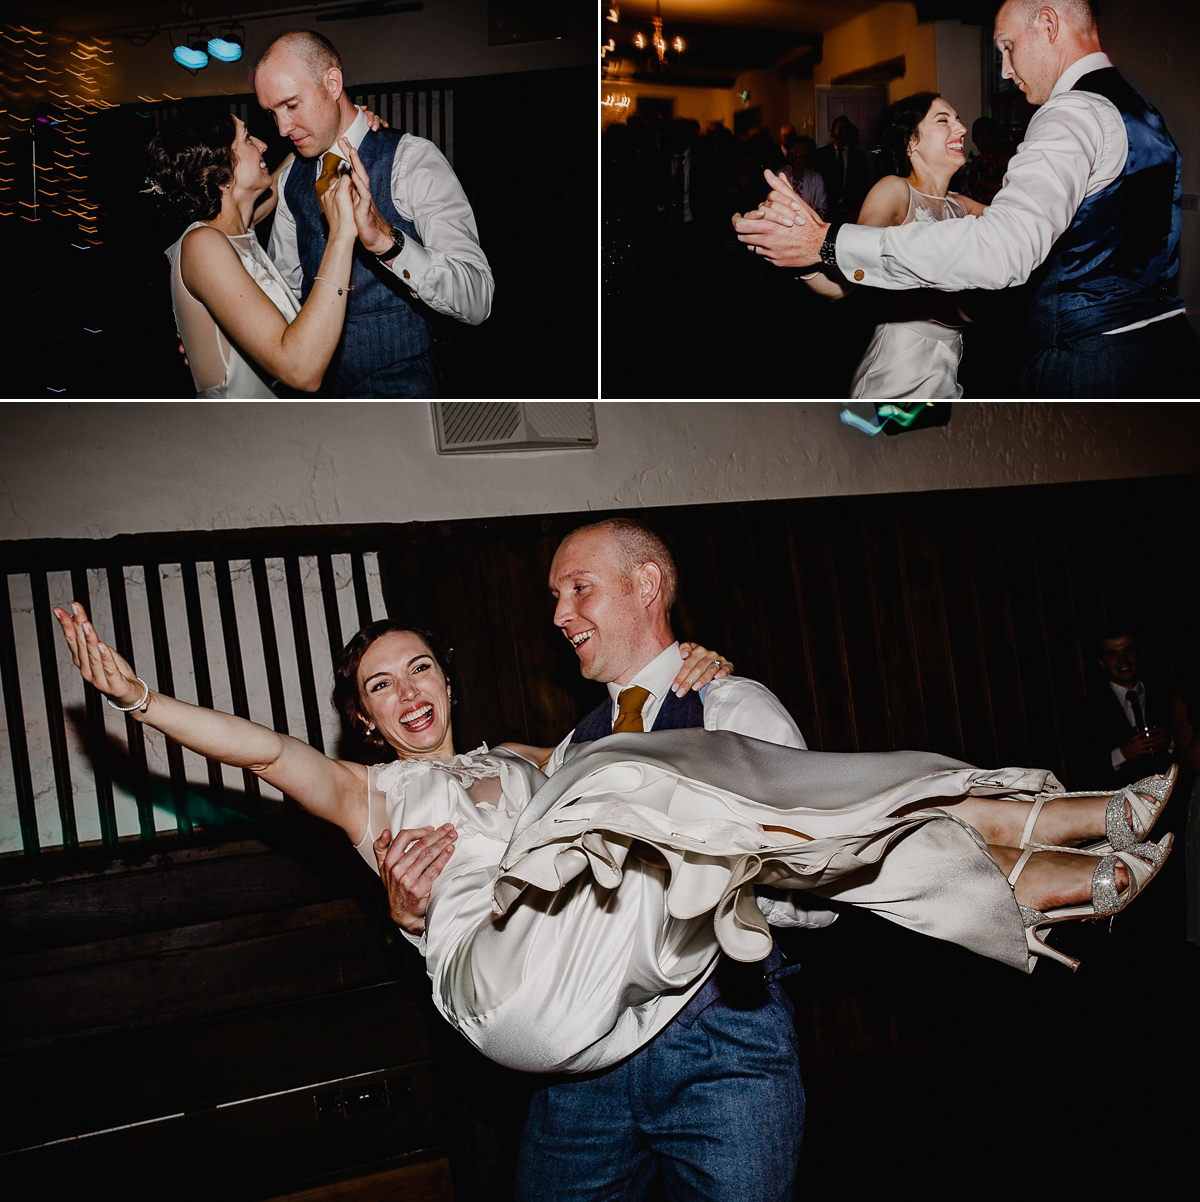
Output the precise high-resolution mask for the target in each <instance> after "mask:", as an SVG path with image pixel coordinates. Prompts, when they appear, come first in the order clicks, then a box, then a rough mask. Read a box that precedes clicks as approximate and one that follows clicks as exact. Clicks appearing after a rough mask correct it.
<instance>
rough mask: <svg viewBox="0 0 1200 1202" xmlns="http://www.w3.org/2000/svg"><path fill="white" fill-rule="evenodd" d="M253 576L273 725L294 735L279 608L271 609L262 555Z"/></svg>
mask: <svg viewBox="0 0 1200 1202" xmlns="http://www.w3.org/2000/svg"><path fill="white" fill-rule="evenodd" d="M250 575H251V578H252V579H253V581H254V604H255V608H256V610H257V612H258V635H259V637H258V647H256V648H255V649H256V650H258V649H259V648H261V651H262V657H263V668H264V670H265V672H266V677H267V695H268V696H269V697H270V700H271V726H272V728H273V729H274V730H276V731H278V732H279V733H280V734H290V733H291V732H290V730H289V728H288V715H287V699H286V698H285V696H284V692H283V669H282V666H281V663H280V659H279V635H278V632H277V631H276V628H275V611H274V610H273V609H272V608H271V589H270V585H269V584H268V582H267V563H266V558H265V557H264V556H262V555H255V556H252V557H251V559H250Z"/></svg>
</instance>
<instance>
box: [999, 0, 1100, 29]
mask: <svg viewBox="0 0 1200 1202" xmlns="http://www.w3.org/2000/svg"><path fill="white" fill-rule="evenodd" d="M1043 8H1052V9H1054V11H1055V12H1056V13H1058V15H1059V18H1060V19H1061V20H1064V21H1066V22H1068V23H1069V24H1070V25H1071V26H1072V27H1073V28H1074V29H1076V30H1078V32H1079V33H1095V31H1096V8H1095V5H1094V4H1093V2H1092V0H1008V3H1007V4H1002V5H1001V6H1000V9H1001V11H1003V10H1004V9H1009V10H1010V11H1011V12H1012V14H1013V15H1014V16H1016V18H1017V19H1018V20H1020V21H1022V22H1023V23H1024V24H1025V25H1026V26H1029V25H1032V24H1033V23H1034V21H1035V20H1037V15H1038V13H1039V12H1040V11H1041V10H1042V9H1043ZM998 16H999V14H997V17H998Z"/></svg>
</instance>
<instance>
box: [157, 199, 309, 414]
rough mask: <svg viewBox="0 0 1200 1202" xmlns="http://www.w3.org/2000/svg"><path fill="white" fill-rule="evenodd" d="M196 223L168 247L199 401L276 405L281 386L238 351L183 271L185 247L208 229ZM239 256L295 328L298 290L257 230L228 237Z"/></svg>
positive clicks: (174, 299) (178, 322)
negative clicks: (186, 281)
mask: <svg viewBox="0 0 1200 1202" xmlns="http://www.w3.org/2000/svg"><path fill="white" fill-rule="evenodd" d="M206 224H207V223H206V222H203V221H193V222H192V224H191V225H189V226H188V227H187V229H186V230H184V231H183V233H182V234H180V236H179V238H178V240H177V241H175V242H174V243H172V244H171V246H169V247H168V248H167V251H166V255H167V258H168V259H169V260H170V261H171V305H172V307H173V308H174V310H175V328H176V329H177V330H178V331H179V336H180V337H181V338H182V339H183V349H184V350H185V351H186V352H187V357H188V364H189V366H190V367H191V369H192V382H193V384H195V386H196V399H197V400H202V401H206V400H237V401H255V400H274V399H275V398H276V393H275V389H274V387H273V385H274V383H275V381H274V380H273V379H272V378H271V376H270V375H269V374H268V373H267V372H264V371H263V370H262V369H261V368H260V367H259V366H258V364H256V363H254V362H253V361H252V360H250V359H247V358H246V357H245V356H244V355H243V354H242V353H241V351H240V350H238V348H237V346H236V345H235V344H234V343H232V342H230V341H229V339H228V338H226V337H225V334H224V331H222V329H221V327H220V326H218V325H217V323H216V322H215V321H214V320H213V318H212V314H211V313H209V311H208V310H207V309H206V308H205V307H204V304H203V303H202V302H201V301H199V300H198V299H197V298H196V297H194V296H193V295H192V294H191V293H190V292H189V291H188V290H187V285H186V284H184V282H183V277H182V276H181V275H180V272H179V255H180V247H182V246H183V240H184V238H186V237H187V236H188V234H190V233H191V232H192V230H194V229H198V228H199V227H200V226H202V225H206ZM225 236H226V237H227V238H228V239H229V244H230V246H232V247H233V249H234V250H235V251H237V255H238V258H239V259H241V261H242V266H243V267H245V269H246V271H247V273H248V274H249V276H250V278H251V279H252V280H253V281H254V282H255V283H256V284H257V285H258V286H259V287H260V288H261V289H262V290H263V292H265V293H266V294H267V296H268V297H269V298H270V299H271V300H272V301H273V302H274V304H275V307H276V308H277V309H278V310H279V311H280V313H282V314H283V315H284V317H285V318H287V320H288V322H289V323H290V322H291V321H293V320H294V319H295V317H296V314H297V313H299V312H300V306H299V305H298V304H297V303H296V298H295V297H294V296H293V295H292V290H291V289H290V288H289V287H288V286H287V284H285V283H284V282H283V276H281V275H280V274H279V271H278V269H277V268H276V266H275V264H274V263H272V262H271V259H270V257H269V256H268V254H267V252H266V251H265V250H263V248H262V246H261V245H260V244H259V241H258V237H257V236H256V235H255V233H254V231H253V230H247V231H246V233H244V234H239V235H233V234H226V235H225Z"/></svg>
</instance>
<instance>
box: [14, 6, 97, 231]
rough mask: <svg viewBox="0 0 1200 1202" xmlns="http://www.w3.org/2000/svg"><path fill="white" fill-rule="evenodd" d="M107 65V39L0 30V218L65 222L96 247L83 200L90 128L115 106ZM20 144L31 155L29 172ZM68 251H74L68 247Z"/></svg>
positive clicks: (89, 208) (93, 217) (93, 209)
mask: <svg viewBox="0 0 1200 1202" xmlns="http://www.w3.org/2000/svg"><path fill="white" fill-rule="evenodd" d="M112 65H113V59H112V43H111V42H110V41H109V40H108V39H106V38H99V37H91V38H80V37H72V36H69V35H65V34H57V33H55V34H51V33H47V32H45V31H43V30H40V29H33V28H30V27H29V26H27V25H13V24H11V23H10V24H6V25H4V26H3V27H2V28H0V77H2V78H3V80H4V94H5V97H6V99H7V100H8V105H7V107H6V108H5V109H3V110H0V217H12V216H20V217H22V218H23V219H25V220H27V221H32V222H39V221H42V220H44V219H45V218H47V217H49V216H54V217H57V218H59V219H61V220H64V221H69V222H71V223H73V224H74V226H75V228H76V235H77V237H79V236H82V238H83V240H84V242H85V244H86V245H87V246H89V247H90V246H98V245H100V242H101V238H100V221H99V218H100V216H101V214H100V211H99V205H98V204H96V203H95V202H92V201H89V200H88V199H87V182H88V170H87V160H88V149H87V141H88V120H89V118H91V117H93V116H95V114H97V113H99V112H101V111H103V110H105V109H109V108H113V107H115V105H114V104H113V103H112V102H111V101H109V100H107V99H106V98H105V95H104V93H105V91H106V89H107V82H108V78H109V76H108V72H109V70H110V69H111V67H112ZM22 144H24V145H27V146H28V148H29V172H28V174H25V167H24V166H22V167H21V168H20V169H19V170H17V169H16V163H17V161H18V160H21V161H22V162H24V159H25V152H24V149H23V148H22V149H18V148H19V147H21V146H22ZM72 245H78V242H73V243H72Z"/></svg>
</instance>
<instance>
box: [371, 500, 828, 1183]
mask: <svg viewBox="0 0 1200 1202" xmlns="http://www.w3.org/2000/svg"><path fill="white" fill-rule="evenodd" d="M676 579H677V574H676V569H675V562H674V559H673V557H672V556H671V553H670V551H669V550H668V549H667V548H666V546H665V545H664V544H663V542H662V540H661V539H660V538H658V536H657V535H655V534H654V533H653V532H652V531H650V530H648V529H647V528H646V527H645V526H643V525H642V524H641V523H640V522H636V521H633V520H631V519H628V518H614V519H610V520H608V521H604V522H598V523H596V524H595V525H591V526H584V527H582V528H581V529H579V530H576V531H574V532H573V533H572V534H569V535H567V537H566V538H565V539H564V540H563V541H562V544H561V545H560V546H559V548H558V551H557V553H556V554H555V556H554V560H553V562H552V564H551V567H550V590H551V593H552V594H553V595H554V597H555V598H556V602H557V604H556V608H555V611H554V624H555V625H556V626H557V627H558V628H559V629H560V630H561V631H562V632H563V635H564V636H565V637H566V638H567V640H568V641H569V642H570V644H571V646H572V647H573V648H574V653H575V655H576V657H577V659H578V661H579V669H580V672H581V673H582V674H583V675H584V676H585V677H587V678H588V679H591V680H598V681H602V682H604V683H605V684H607V686H608V692H609V698H608V699H607V700H606V701H604V702H603V703H602V704H601V705H600V707H599V708H598V709H597V710H595V711H594V712H593V713H592V714H590V715H588V717H586V718H584V719H583V721H582V722H580V723H579V725H578V726H577V727H576V728H575V730H574V731H572V732H571V734H569V735H568V736H567V737H566V739H564V740H563V742H562V743H561V744H559V746H558V747H557V748H556V749H555V751H554V754H553V755H552V756H551V759H550V762H549V764H548V766H547V771H548V772H554V771H555V770H556V769H557V768H559V767H561V766H562V764H563V763H564V760H565V757H566V755H567V753H568V749H569V748H570V747H571V745H572V744H575V743H580V742H586V741H590V740H594V739H598V738H603V737H604V736H606V735H608V734H610V733H611V732H612V731H613V730H614V729H619V730H621V731H638V730H650V729H654V730H664V729H678V728H680V727H691V726H703V727H706V728H707V729H710V730H733V731H737V732H739V733H741V734H746V735H751V736H753V737H756V738H759V739H765V740H768V741H770V742H775V743H780V744H783V745H785V746H789V747H804V745H805V744H804V740H803V738H802V737H801V734H800V731H799V730H798V729H797V727H796V724H795V723H794V722H793V721H792V718H791V716H790V715H789V714H788V712H787V711H786V710H785V709H784V708H783V706H782V705H781V704H780V703H779V701H778V700H777V699H776V698H775V696H774V695H773V694H772V693H771V692H769V691H768V690H767V689H765V688H764V687H763V686H762V685H760V684H758V683H757V682H755V681H752V680H745V679H740V678H738V677H726V678H725V679H722V680H717V681H714V682H713V683H712V684H710V685H708V686H707V687H706V688H705V689H703V690H701V691H700V692H699V693H696V692H689V693H687V694H686V695H685V696H684V697H682V698H680V697H677V696H675V694H674V693H673V692H672V691H671V688H670V686H671V682H672V681H673V680H674V679H675V677H676V674H677V673H678V671H679V669H680V666H681V664H682V662H683V660H682V657H681V656H680V653H679V644H678V643H677V642H676V641H675V638H674V635H673V634H672V632H671V626H670V610H671V606H672V603H673V602H674V599H675V589H676ZM412 837H413V832H406V831H401V832H398V833H397V834H396V837H395V841H394V842H393V845H392V849H390V850H389V851H388V853H387V856H386V858H385V860H384V863H383V867H382V871H381V875H382V876H383V879H384V883H385V885H386V886H387V889H388V894H389V898H390V900H391V904H392V917H393V918H394V919H395V920H396V922H397V923H398V924H399V925H400V926H401V927H402V928H403V929H405V930H407V931H409V932H415V931H419V930H420V929H421V928H422V926H423V923H422V920H421V918H420V914H422V913H423V912H424V901H425V898H426V897H427V896H428V891H429V886H430V885H431V884H432V880H433V878H434V877H435V876H436V875H437V873H438V872H440V870H441V867H442V865H444V863H445V862H446V860H447V859H448V858H449V855H450V850H451V848H452V843H453V838H452V836H451V835H450V834H449V832H447V831H445V830H440V831H435V832H433V833H432V834H430V835H427V836H425V837H424V838H423V839H419V840H417V842H415V843H413V844H411V845H409V843H408V840H409V839H411V838H412ZM397 866H400V867H401V868H402V871H401V873H400V874H399V875H404V870H406V869H408V868H411V869H412V872H411V875H407V876H406V877H405V882H406V883H401V882H400V881H399V880H398V879H397V874H396V873H394V872H393V871H392V869H393V868H394V867H397ZM761 904H762V908H763V909H764V912H765V913H766V914H767V917H768V920H769V921H771V922H776V923H780V922H785V923H786V924H787V925H801V926H823V925H827V924H828V922H830V921H832V915H831V914H830V913H829V912H828V911H811V912H808V913H806V914H801V913H798V912H797V911H796V910H795V909H793V908H791V906H790V905H789V903H787V902H782V903H781V902H776V903H774V905H773V906H772V904H771V903H766V902H764V903H761ZM746 970H752V971H749V972H747V971H746ZM787 971H788V969H786V968H784V967H783V963H782V957H781V956H780V955H779V953H778V951H775V952H773V953H772V955H771V957H770V959H768V960H767V961H766V964H765V968H760V967H759V966H757V965H735V964H733V963H732V962H729V961H725V960H722V961H721V962H720V964H719V965H718V968H717V970H716V972H714V974H713V975H712V976H711V977H710V978H709V980H708V981H707V982H706V983H705V984H704V985H703V986H702V987H701V989H700V991H699V992H698V993H697V994H696V995H695V996H694V997H693V998H692V999H691V1001H690V1002H689V1003H688V1005H687V1006H686V1007H685V1008H684V1009H683V1011H682V1012H681V1013H680V1014H679V1015H678V1016H677V1017H676V1019H675V1020H674V1021H673V1022H672V1023H671V1024H670V1025H668V1026H667V1027H666V1028H665V1029H664V1030H663V1031H662V1032H661V1033H660V1034H659V1035H658V1036H657V1037H656V1038H655V1039H654V1040H652V1041H651V1042H650V1043H648V1044H646V1045H645V1046H643V1047H642V1048H641V1049H639V1050H638V1051H637V1052H636V1053H635V1054H634V1055H633V1056H631V1057H629V1058H628V1059H627V1060H625V1061H623V1062H622V1063H621V1064H618V1065H616V1066H615V1067H613V1068H611V1069H607V1070H605V1071H603V1072H599V1073H594V1074H584V1075H582V1076H579V1077H564V1078H560V1079H559V1080H558V1081H557V1082H555V1083H554V1084H551V1085H548V1086H545V1087H543V1088H541V1089H539V1090H538V1091H536V1092H535V1094H534V1096H533V1100H532V1103H531V1106H530V1113H529V1119H528V1121H527V1123H526V1126H525V1131H524V1134H523V1136H522V1139H521V1152H520V1162H519V1166H518V1183H517V1197H518V1198H519V1199H521V1200H522V1202H534V1200H535V1199H536V1200H537V1202H543V1200H545V1202H567V1200H568V1199H584V1198H599V1197H605V1198H608V1197H613V1198H616V1197H621V1198H628V1199H631V1200H633V1199H637V1198H641V1197H642V1196H643V1195H644V1192H645V1190H646V1189H647V1188H648V1187H649V1183H650V1181H651V1180H652V1178H653V1176H654V1174H655V1172H656V1171H657V1172H658V1173H659V1174H661V1176H662V1178H663V1180H664V1183H665V1185H666V1187H667V1190H666V1192H667V1195H668V1196H669V1197H688V1198H696V1199H707V1200H709V1202H725V1200H728V1199H735V1198H744V1199H754V1202H791V1199H792V1196H793V1187H794V1180H795V1175H796V1166H797V1160H798V1154H799V1148H800V1139H801V1135H802V1132H803V1124H804V1089H803V1086H802V1085H801V1082H800V1070H799V1064H798V1062H797V1058H796V1043H795V1031H794V1028H793V1025H792V1007H791V1003H790V1001H789V1000H788V998H787V995H786V994H785V993H784V991H783V988H782V986H781V985H780V983H779V977H781V976H782V975H784V974H786V973H787Z"/></svg>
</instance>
